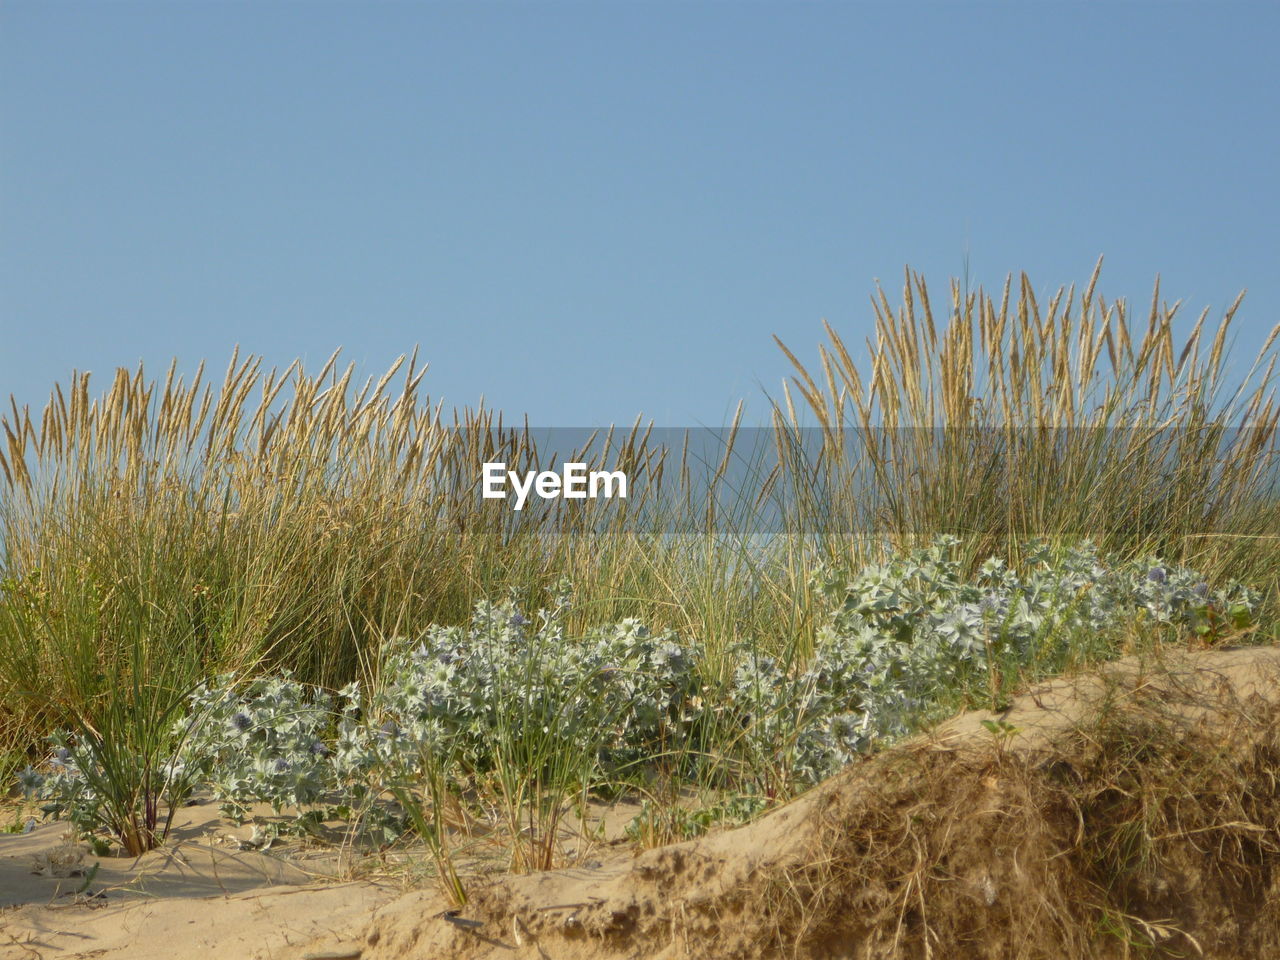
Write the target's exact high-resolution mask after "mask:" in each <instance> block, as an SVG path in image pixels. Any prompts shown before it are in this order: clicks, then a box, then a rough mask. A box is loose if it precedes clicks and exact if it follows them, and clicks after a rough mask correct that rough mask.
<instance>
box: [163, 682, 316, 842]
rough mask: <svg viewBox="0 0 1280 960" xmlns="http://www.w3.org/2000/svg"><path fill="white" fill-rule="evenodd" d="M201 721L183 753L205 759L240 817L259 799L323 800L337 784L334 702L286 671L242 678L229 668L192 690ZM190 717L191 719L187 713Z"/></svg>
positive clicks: (221, 795) (296, 803)
mask: <svg viewBox="0 0 1280 960" xmlns="http://www.w3.org/2000/svg"><path fill="white" fill-rule="evenodd" d="M189 716H190V717H195V718H198V720H199V722H198V723H197V724H196V725H195V726H194V728H193V729H192V732H191V734H190V735H189V736H188V737H187V738H186V739H185V742H184V744H183V749H182V755H183V758H184V760H185V762H187V763H191V764H199V765H201V767H202V769H203V771H204V772H205V776H206V778H207V783H208V785H209V787H210V789H211V790H212V792H213V795H214V798H215V799H216V800H219V801H220V802H222V804H223V806H224V810H225V811H226V812H227V813H228V815H230V816H233V817H236V818H239V817H240V816H241V815H242V812H243V810H244V807H246V806H247V805H248V804H252V803H269V804H271V806H272V808H273V809H274V810H276V812H279V811H280V810H281V809H283V808H285V807H292V808H295V809H300V808H302V807H306V806H308V805H311V804H315V803H318V802H319V801H320V800H321V799H322V797H323V796H324V794H325V792H326V791H327V790H329V789H331V788H332V787H333V786H334V784H335V778H334V767H333V764H332V763H331V761H330V757H331V754H332V752H333V750H332V747H331V746H330V745H329V743H328V742H326V740H327V734H328V730H329V728H330V727H331V726H332V725H333V717H334V712H333V702H332V700H331V698H330V697H329V696H328V695H327V694H326V693H324V692H323V691H321V690H318V689H316V688H313V687H308V686H307V685H305V684H302V683H299V682H298V681H297V680H295V679H293V677H292V675H291V674H289V673H285V674H283V675H281V676H274V677H262V678H258V679H255V680H252V681H250V682H249V683H248V684H245V685H240V686H237V685H236V684H234V683H233V678H232V677H230V676H229V675H224V676H222V677H219V678H217V679H216V680H214V681H213V682H212V683H211V684H203V685H201V686H200V687H199V688H197V689H196V690H195V691H194V692H193V693H192V695H191V706H190V714H189ZM181 722H182V723H184V724H185V723H189V722H190V721H189V720H187V719H184V720H183V721H181Z"/></svg>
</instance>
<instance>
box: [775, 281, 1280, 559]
mask: <svg viewBox="0 0 1280 960" xmlns="http://www.w3.org/2000/svg"><path fill="white" fill-rule="evenodd" d="M1101 265H1102V264H1101V261H1099V262H1098V266H1097V267H1096V268H1095V270H1094V272H1093V275H1092V276H1091V277H1090V279H1089V282H1088V284H1087V286H1086V287H1085V289H1084V291H1083V294H1079V295H1078V293H1077V291H1076V289H1075V287H1074V286H1073V287H1070V288H1065V289H1064V288H1059V290H1058V291H1057V292H1056V293H1055V294H1054V295H1053V296H1052V297H1051V298H1050V300H1049V302H1048V303H1047V304H1046V305H1044V306H1042V305H1041V303H1040V302H1039V300H1038V299H1037V297H1036V295H1035V292H1034V290H1033V288H1032V285H1031V282H1030V281H1029V280H1028V278H1027V277H1026V275H1025V274H1024V275H1022V276H1021V277H1020V279H1019V281H1018V283H1017V285H1016V288H1015V286H1014V284H1013V280H1012V277H1010V278H1009V279H1007V280H1006V282H1005V284H1004V288H1003V290H1001V291H1000V293H999V295H998V296H991V295H989V294H987V293H985V292H984V291H982V290H981V289H979V290H977V291H974V292H972V293H969V292H962V290H961V287H960V284H959V283H958V282H956V281H954V280H953V281H952V284H951V295H950V299H949V303H948V306H947V309H946V313H945V314H944V315H943V316H941V317H937V318H935V314H934V308H933V304H932V301H931V298H930V295H929V291H928V288H927V286H926V284H925V281H924V279H923V278H922V277H921V276H920V275H919V274H916V273H913V272H911V271H910V270H908V271H907V273H906V279H905V283H904V286H903V292H902V303H901V305H900V306H897V307H896V308H895V307H894V306H892V305H891V304H890V302H889V300H888V297H887V296H886V294H885V292H884V290H883V289H879V290H877V294H876V296H875V297H874V298H873V300H872V308H873V313H874V319H875V327H874V331H873V333H872V335H871V336H870V337H869V338H868V339H867V341H866V359H865V361H863V362H861V363H860V362H859V361H857V360H855V358H854V356H853V354H852V353H851V351H850V349H849V347H848V346H846V344H845V342H844V340H843V339H842V338H841V337H840V335H839V334H838V333H837V332H836V331H835V330H834V329H832V328H831V327H830V326H829V325H828V326H827V334H828V337H829V341H828V343H827V344H825V345H823V346H822V347H821V348H820V354H819V362H818V364H817V366H816V367H815V368H814V369H813V370H812V371H811V370H810V368H809V367H807V366H806V365H805V364H804V363H802V362H801V361H800V360H799V359H798V358H797V356H796V354H795V353H794V352H793V351H791V350H790V349H788V347H787V346H786V345H784V344H782V342H781V341H778V343H779V346H780V347H781V348H782V350H783V351H784V352H785V353H786V355H787V356H788V357H789V358H790V360H791V362H792V364H793V365H794V368H795V376H794V377H793V378H792V379H791V381H790V382H789V383H788V384H786V385H785V387H784V392H783V395H782V397H781V399H780V400H778V401H777V402H775V404H774V409H773V417H774V423H775V426H776V428H777V430H778V435H779V437H780V438H781V439H782V441H783V446H784V447H785V454H784V455H785V457H786V458H787V460H788V461H789V466H790V469H789V473H788V478H787V479H789V480H792V481H794V482H798V483H803V484H805V485H807V487H808V488H809V489H816V490H819V491H821V501H822V502H821V503H816V502H815V503H811V504H807V505H806V510H807V512H808V513H807V518H808V519H812V520H814V521H815V522H817V521H818V518H823V519H824V520H825V526H823V527H822V529H824V530H825V531H827V532H834V533H838V534H839V533H847V532H849V531H864V532H865V531H874V532H876V533H879V534H882V535H883V536H884V537H885V538H887V539H889V540H891V541H892V542H894V543H896V544H899V545H900V544H903V543H908V542H920V541H922V540H927V539H929V538H930V537H932V536H934V535H936V534H938V533H942V532H948V533H954V534H957V535H959V536H961V537H963V538H965V539H966V541H967V543H968V544H969V546H970V551H971V555H972V556H974V557H979V556H986V555H989V554H991V553H998V554H1001V555H1003V556H1007V557H1016V556H1017V554H1018V551H1019V549H1020V548H1021V546H1022V544H1023V543H1024V542H1026V541H1027V540H1028V539H1030V538H1034V537H1046V538H1049V539H1051V540H1062V539H1080V538H1083V537H1089V538H1091V539H1093V540H1094V541H1095V542H1097V543H1099V545H1100V546H1102V547H1103V548H1104V549H1105V550H1109V551H1115V552H1118V553H1121V554H1125V555H1136V554H1141V553H1155V554H1159V555H1162V556H1164V557H1166V558H1169V559H1185V560H1188V561H1192V562H1194V563H1196V564H1199V565H1200V566H1201V568H1202V569H1204V570H1205V571H1206V572H1209V573H1215V574H1222V573H1229V574H1230V575H1232V576H1237V577H1242V578H1244V577H1256V578H1258V579H1260V580H1261V581H1263V582H1264V583H1265V582H1271V581H1273V580H1274V573H1275V569H1276V567H1275V560H1274V558H1275V555H1276V550H1275V547H1276V545H1277V543H1278V542H1280V541H1278V540H1277V539H1276V537H1277V535H1278V534H1280V526H1278V524H1277V517H1278V514H1277V510H1276V503H1277V501H1276V497H1275V489H1274V483H1275V479H1276V476H1275V453H1276V450H1275V436H1276V424H1277V418H1278V417H1280V410H1278V409H1277V407H1276V405H1275V402H1274V387H1275V381H1274V376H1273V374H1274V370H1275V362H1276V354H1275V352H1274V350H1273V346H1274V344H1275V341H1276V336H1277V334H1278V333H1280V327H1277V328H1275V329H1273V330H1272V331H1271V334H1270V336H1268V337H1267V339H1266V341H1265V344H1264V346H1263V348H1262V350H1261V351H1260V353H1259V355H1258V357H1257V358H1256V359H1255V360H1254V361H1253V362H1252V363H1251V364H1250V365H1249V366H1248V368H1247V369H1246V370H1244V371H1243V372H1241V371H1240V370H1238V369H1237V370H1233V369H1232V368H1231V366H1230V365H1229V364H1228V358H1229V353H1230V351H1229V345H1230V342H1231V341H1230V336H1231V326H1232V322H1233V319H1234V318H1235V315H1236V313H1237V310H1238V308H1239V306H1240V302H1241V298H1237V299H1236V301H1235V302H1234V303H1233V304H1232V305H1231V306H1230V308H1229V309H1228V310H1227V311H1226V312H1225V314H1224V315H1223V317H1222V318H1221V320H1220V321H1219V322H1218V324H1217V325H1216V326H1210V325H1208V323H1207V321H1208V311H1207V310H1206V311H1205V312H1204V313H1202V314H1201V315H1200V317H1199V318H1198V319H1197V320H1196V322H1195V323H1194V325H1193V326H1192V328H1191V330H1190V332H1189V334H1187V336H1186V337H1185V339H1182V340H1179V339H1178V337H1177V335H1176V334H1175V318H1176V316H1177V313H1178V310H1179V304H1178V303H1174V304H1172V305H1169V304H1167V303H1164V302H1162V301H1161V299H1160V287H1159V282H1158V281H1157V284H1156V287H1155V290H1154V292H1153V294H1152V298H1151V304H1150V308H1149V310H1148V312H1147V315H1146V318H1145V324H1141V323H1140V321H1138V320H1137V319H1136V318H1135V317H1134V315H1133V311H1132V310H1131V309H1130V307H1129V306H1128V305H1127V304H1126V303H1125V302H1124V301H1114V302H1111V303H1108V302H1107V301H1106V300H1104V299H1103V298H1102V297H1100V296H1099V295H1097V292H1096V286H1097V281H1098V274H1099V271H1100V269H1101ZM1241 297H1243V294H1242V295H1241ZM809 418H812V420H813V421H816V424H817V427H816V429H817V430H818V431H819V432H820V433H821V437H822V441H821V443H819V444H816V445H814V444H809V445H807V446H806V445H805V444H804V443H802V442H800V439H799V437H800V433H801V431H800V425H801V424H802V423H804V422H808V419H809ZM805 497H806V494H805V492H804V491H797V492H796V493H795V494H794V499H796V500H797V501H803V500H804V499H805ZM826 505H831V509H824V507H825V506H826Z"/></svg>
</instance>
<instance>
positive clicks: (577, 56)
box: [0, 0, 1280, 426]
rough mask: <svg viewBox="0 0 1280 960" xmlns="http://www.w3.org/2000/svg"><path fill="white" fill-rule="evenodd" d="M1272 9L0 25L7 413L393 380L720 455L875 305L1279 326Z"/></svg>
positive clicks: (449, 398)
mask: <svg viewBox="0 0 1280 960" xmlns="http://www.w3.org/2000/svg"><path fill="white" fill-rule="evenodd" d="M1278 48H1280V5H1277V4H1274V3H1251V4H1228V3H1221V2H1217V3H1176V4H1173V3H1103V2H1096V3H1062V4H1056V3H1042V2H1024V3H999V4H973V3H963V2H953V3H946V4H941V5H926V4H922V3H911V2H903V3H897V4H870V3H840V4H836V3H827V4H810V3H804V4H801V3H794V2H793V3H734V2H718V3H694V2H684V3H656V2H643V3H642V2H636V3H624V2H599V3H590V4H588V3H550V2H529V3H522V4H499V3H484V2H474V3H429V2H402V3H394V4H390V3H386V4H384V3H350V4H322V3H304V2H294V3H279V4H272V3H267V2H262V0H255V2H245V3H223V2H218V3H213V2H206V3H195V2H166V3H149V4H138V3H117V2H110V3H107V2H98V3H49V2H22V0H17V2H15V0H5V2H4V3H3V5H2V6H0V334H2V338H0V396H3V397H7V396H8V395H9V394H10V393H13V394H16V396H17V398H18V400H19V402H20V403H21V402H27V403H31V404H33V405H35V404H36V403H39V402H42V401H43V398H45V397H47V395H48V391H49V389H50V388H51V387H52V385H53V383H54V382H55V381H57V380H60V379H65V378H66V377H67V375H68V374H69V373H70V371H71V370H72V369H73V368H78V369H82V370H83V369H88V370H92V371H93V372H94V375H95V380H99V378H100V381H99V382H98V386H99V387H100V388H105V386H106V385H107V383H106V381H107V380H108V379H109V377H110V375H111V374H112V372H113V369H114V368H115V367H116V366H119V365H129V366H132V365H135V364H136V363H137V362H138V360H139V359H145V361H146V362H147V364H148V366H150V365H152V364H155V370H154V371H153V372H154V373H156V374H160V373H161V372H162V370H161V366H162V365H163V364H164V363H166V362H167V361H168V359H169V358H170V357H172V356H175V355H176V356H177V357H178V358H179V360H180V364H181V366H182V368H183V369H188V370H189V369H192V368H193V367H194V366H195V364H196V362H197V361H198V360H199V359H201V358H207V359H208V360H209V361H210V363H211V365H212V366H213V367H214V368H215V369H216V370H218V371H219V372H220V371H221V369H222V368H223V367H225V364H226V362H227V359H228V357H229V355H230V351H231V348H232V346H233V345H234V344H236V343H239V344H241V345H242V347H243V348H244V349H245V350H247V351H251V352H255V353H261V354H264V355H265V356H266V358H267V359H268V362H269V363H270V364H285V363H287V362H289V361H290V360H292V359H293V358H294V357H299V356H301V357H303V358H305V359H306V360H307V361H308V363H310V364H313V365H317V366H318V365H319V363H320V362H321V361H322V360H323V359H324V358H325V357H327V355H328V354H329V353H330V352H331V351H332V350H333V349H334V348H336V347H339V346H342V347H345V351H346V355H347V356H348V357H349V358H350V359H352V360H355V361H357V363H359V364H360V367H361V369H362V370H363V371H364V372H366V373H370V374H377V373H379V372H381V371H382V370H383V369H385V367H386V365H387V364H388V363H390V361H391V360H392V359H393V358H394V357H395V356H396V355H397V354H399V353H401V352H405V351H408V350H410V349H411V348H412V347H413V345H414V344H421V346H422V356H423V357H424V359H426V360H427V361H429V362H430V364H431V371H430V372H429V373H428V375H427V379H426V381H425V385H426V386H427V388H428V389H429V391H430V393H431V394H432V395H433V398H434V397H437V396H443V397H444V398H445V400H446V403H447V404H450V405H452V404H457V405H470V404H474V403H475V402H476V401H477V400H478V399H479V397H480V396H481V395H484V396H485V397H486V398H487V399H488V401H489V402H490V404H491V405H494V406H497V407H500V408H502V409H504V410H506V411H508V412H510V413H515V414H521V413H525V412H527V413H528V414H529V415H530V417H531V419H532V420H533V422H535V423H537V424H541V425H547V426H553V425H565V426H568V425H574V426H577V425H588V424H599V423H607V422H610V421H629V420H630V419H632V418H633V417H634V416H635V415H636V414H638V413H644V414H646V415H648V416H651V417H654V418H656V419H657V421H658V423H659V424H664V425H689V424H699V423H705V424H711V425H720V424H721V423H723V422H724V421H725V419H726V418H727V416H728V415H729V411H730V410H731V409H732V407H733V405H734V403H735V402H736V400H737V399H738V398H740V397H746V398H747V400H748V404H749V406H748V410H749V412H750V411H753V410H754V411H755V412H756V413H758V414H761V415H762V414H763V411H764V403H763V402H762V397H763V393H762V390H769V391H773V392H775V393H776V391H777V388H778V385H779V383H780V381H781V380H782V378H783V377H784V376H785V375H786V374H787V373H788V365H787V363H786V361H785V359H784V358H783V357H782V356H781V354H780V353H779V352H778V351H777V349H776V347H775V346H774V345H773V343H772V341H771V337H770V335H771V334H774V333H777V334H779V335H780V336H781V337H782V338H783V339H784V340H786V341H787V342H788V343H789V344H790V345H791V346H792V347H793V348H794V349H796V350H797V351H798V352H799V353H800V354H801V356H802V357H804V358H806V359H809V358H813V357H816V351H817V345H818V344H819V342H821V340H822V336H823V335H822V329H821V320H822V318H824V317H825V318H827V319H829V320H830V321H831V322H832V323H833V324H835V325H836V326H837V328H838V329H840V330H841V331H842V332H843V333H845V334H846V335H847V338H848V339H850V340H853V341H855V342H860V341H861V338H862V336H863V335H865V333H866V332H867V330H868V329H869V321H870V316H871V313H870V309H869V306H868V298H869V296H870V294H871V292H872V290H873V288H874V280H875V278H877V277H878V278H881V279H882V280H883V281H885V283H886V286H887V287H888V288H889V290H890V293H891V295H894V296H896V294H897V292H898V290H899V288H900V286H901V277H902V269H903V266H904V265H905V264H908V263H909V264H911V265H912V266H913V267H915V268H917V269H920V270H923V271H924V272H925V274H926V276H927V277H928V278H929V279H930V280H931V281H932V282H933V284H934V285H935V287H936V289H937V290H938V293H939V295H940V294H941V293H942V291H944V290H945V289H946V281H947V279H948V278H949V277H950V276H953V275H957V274H959V273H960V272H961V271H962V269H963V265H964V260H965V254H966V250H967V251H968V255H969V261H970V273H971V276H972V277H973V279H974V280H975V281H976V282H982V283H985V284H987V285H989V286H990V285H998V284H999V283H1000V282H1002V280H1003V277H1004V275H1005V273H1006V272H1008V271H1010V270H1012V271H1019V270H1026V271H1028V272H1029V273H1030V275H1031V277H1032V279H1033V281H1034V282H1035V284H1036V286H1037V288H1038V289H1040V290H1048V289H1050V288H1053V287H1056V286H1058V285H1059V284H1063V283H1070V282H1072V281H1076V282H1081V283H1082V282H1083V281H1084V280H1085V279H1086V278H1087V277H1088V274H1089V272H1090V270H1091V268H1092V266H1093V263H1094V261H1095V259H1096V258H1097V257H1098V255H1099V254H1105V255H1106V257H1107V265H1106V267H1105V268H1104V272H1103V279H1102V283H1101V289H1102V292H1103V293H1104V294H1105V295H1107V296H1108V297H1116V296H1125V297H1128V298H1130V300H1131V301H1135V302H1136V303H1137V304H1138V305H1140V307H1141V308H1142V309H1145V303H1146V301H1147V299H1148V297H1149V296H1150V290H1151V283H1152V280H1153V279H1154V277H1155V275H1156V274H1157V273H1160V274H1162V275H1163V280H1164V290H1165V292H1166V294H1167V295H1168V297H1169V298H1170V299H1176V298H1185V300H1186V301H1187V306H1188V307H1189V308H1190V309H1192V310H1198V309H1199V308H1201V307H1204V306H1210V307H1213V308H1214V310H1215V312H1216V311H1220V310H1221V309H1222V308H1223V307H1225V306H1226V305H1227V304H1228V303H1229V302H1230V300H1231V299H1232V298H1233V296H1234V295H1235V294H1236V293H1237V292H1238V291H1239V290H1240V289H1241V288H1245V287H1247V288H1249V291H1250V292H1249V296H1248V298H1247V299H1246V302H1245V307H1244V310H1243V312H1242V313H1241V314H1240V325H1239V338H1238V344H1237V349H1238V351H1239V355H1240V356H1241V357H1242V358H1243V359H1246V360H1247V359H1250V357H1249V356H1247V355H1248V354H1249V351H1250V350H1251V349H1256V348H1257V346H1258V345H1259V344H1260V341H1261V338H1262V336H1263V333H1264V331H1266V330H1269V329H1270V327H1271V326H1272V324H1274V323H1275V322H1276V321H1277V320H1280V311H1277V307H1278V306H1280V202H1278V201H1280V190H1278V188H1277V181H1276V170H1277V169H1280V67H1278V66H1277V64H1280V57H1278V56H1277V55H1276V50H1277V49H1278Z"/></svg>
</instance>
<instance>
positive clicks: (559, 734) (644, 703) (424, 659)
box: [337, 596, 698, 772]
mask: <svg viewBox="0 0 1280 960" xmlns="http://www.w3.org/2000/svg"><path fill="white" fill-rule="evenodd" d="M567 609H568V597H567V596H561V597H559V598H557V602H556V603H555V604H554V605H553V606H552V607H551V608H550V609H546V610H540V611H538V612H537V614H536V615H535V616H534V617H533V618H532V619H530V618H529V617H527V616H525V614H524V613H523V612H522V610H521V609H520V607H519V606H518V604H517V603H516V602H515V601H514V600H511V599H508V600H507V601H505V602H502V603H489V602H482V603H480V604H478V605H477V607H476V609H475V611H474V614H473V616H472V618H471V621H470V623H469V624H468V625H467V626H465V627H439V626H433V627H431V628H429V629H428V630H427V631H426V632H425V633H424V634H423V635H422V636H420V637H418V638H416V639H414V640H406V639H401V640H395V641H392V642H391V644H390V645H389V647H388V649H387V651H386V656H385V659H384V661H383V666H382V670H381V677H380V684H379V688H378V690H377V691H376V693H375V694H374V695H373V696H372V697H371V698H370V701H369V704H368V710H367V712H368V714H369V715H370V716H372V717H376V718H378V719H379V723H380V726H379V730H381V731H382V732H383V733H384V734H386V736H384V737H383V738H382V740H381V742H379V741H378V740H377V739H375V740H374V741H368V740H367V739H366V741H365V742H364V743H360V742H359V741H358V738H356V737H355V736H354V729H353V730H352V735H351V736H350V737H349V738H348V739H347V740H340V743H339V748H338V751H337V753H338V756H339V757H340V758H350V759H349V762H350V763H351V764H352V765H353V766H359V765H360V764H361V763H363V764H366V765H367V764H371V763H375V762H379V761H378V758H377V755H378V753H379V751H380V749H382V748H383V747H384V746H385V745H386V744H387V743H388V742H389V741H390V740H391V739H398V740H401V741H403V743H404V744H405V745H406V747H408V748H409V749H407V750H405V751H402V752H401V753H400V755H401V756H413V755H415V754H417V755H427V754H429V753H431V752H437V753H438V752H442V751H443V752H447V753H448V754H449V755H450V756H453V757H456V758H457V760H458V762H459V763H460V764H461V765H462V766H463V767H464V768H465V769H467V770H468V771H471V772H483V771H486V770H489V769H492V768H493V766H494V764H495V761H496V758H495V756H494V750H495V748H498V747H502V748H504V749H509V748H511V747H512V746H513V745H520V744H526V745H532V744H536V745H537V750H538V751H539V752H540V753H542V754H545V755H547V756H548V757H551V756H559V757H563V756H577V757H584V758H588V759H589V760H590V761H591V762H592V763H596V764H599V765H600V767H601V768H602V769H616V768H617V767H618V766H619V765H621V764H625V763H627V762H630V761H633V760H635V759H637V758H639V757H642V756H645V755H647V754H649V753H651V752H652V751H654V750H655V749H657V748H658V745H659V744H662V743H663V742H664V741H666V740H669V739H670V738H671V737H672V736H673V735H677V734H678V733H679V731H681V730H683V729H684V728H685V727H687V725H688V724H690V723H691V722H692V721H693V720H694V719H695V714H696V710H695V709H694V708H693V706H692V701H693V697H692V693H693V691H694V690H695V689H696V681H695V676H696V674H695V667H696V664H697V657H698V648H697V647H696V646H693V645H687V644H681V643H679V642H678V641H677V639H676V638H675V637H674V635H671V634H661V635H654V634H652V633H651V632H650V631H649V630H648V628H647V627H645V626H644V625H643V624H641V623H640V622H639V621H637V620H624V621H622V622H620V623H616V624H612V625H609V626H606V627H602V628H598V629H595V630H592V631H589V632H588V633H587V635H586V636H584V637H575V638H567V637H566V636H565V633H564V626H563V621H564V615H565V613H566V612H567ZM361 751H363V752H361Z"/></svg>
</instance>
